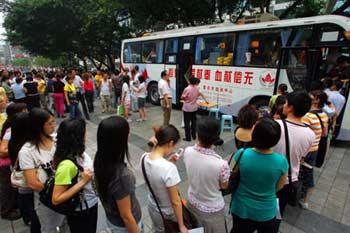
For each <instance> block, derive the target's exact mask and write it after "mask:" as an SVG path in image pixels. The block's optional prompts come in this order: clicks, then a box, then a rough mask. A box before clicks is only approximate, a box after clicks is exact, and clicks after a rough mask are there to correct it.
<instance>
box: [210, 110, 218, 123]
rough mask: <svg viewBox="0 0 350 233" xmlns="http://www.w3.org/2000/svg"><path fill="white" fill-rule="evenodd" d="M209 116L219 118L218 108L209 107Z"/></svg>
mask: <svg viewBox="0 0 350 233" xmlns="http://www.w3.org/2000/svg"><path fill="white" fill-rule="evenodd" d="M209 116H212V117H215V118H216V119H218V120H219V109H218V108H209Z"/></svg>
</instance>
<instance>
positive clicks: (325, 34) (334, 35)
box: [319, 24, 346, 43]
mask: <svg viewBox="0 0 350 233" xmlns="http://www.w3.org/2000/svg"><path fill="white" fill-rule="evenodd" d="M343 33H344V29H342V28H341V27H339V26H338V25H335V24H324V25H322V26H321V30H320V34H319V41H320V42H321V43H326V42H337V41H344V40H346V39H345V38H344V34H343Z"/></svg>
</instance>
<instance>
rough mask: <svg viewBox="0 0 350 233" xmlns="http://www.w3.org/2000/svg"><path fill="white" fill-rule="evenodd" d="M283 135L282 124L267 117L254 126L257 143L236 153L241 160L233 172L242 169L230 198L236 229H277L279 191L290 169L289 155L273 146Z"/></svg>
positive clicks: (273, 231)
mask: <svg viewBox="0 0 350 233" xmlns="http://www.w3.org/2000/svg"><path fill="white" fill-rule="evenodd" d="M280 136H281V128H280V126H279V124H278V123H277V122H275V121H274V120H272V119H269V118H264V119H262V120H260V121H259V122H258V123H257V124H256V125H255V127H254V130H253V134H252V143H253V146H254V147H253V148H249V149H245V150H244V149H241V150H239V151H237V153H236V154H235V156H234V161H239V162H238V166H237V170H236V171H234V172H235V173H236V172H238V170H239V175H240V181H239V185H238V188H237V190H236V191H235V192H234V193H233V195H232V200H231V208H230V212H231V213H232V216H233V232H238V233H242V232H244V233H253V232H254V231H255V230H257V231H258V233H276V229H275V218H276V208H277V200H276V192H277V191H278V190H280V189H281V188H282V187H283V186H284V184H285V183H286V179H287V172H288V162H287V159H286V158H285V157H284V156H283V155H280V154H277V153H274V152H273V150H272V149H271V148H272V147H273V146H275V145H276V144H277V142H278V141H279V139H280ZM239 157H241V159H240V160H238V158H239Z"/></svg>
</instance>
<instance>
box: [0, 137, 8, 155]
mask: <svg viewBox="0 0 350 233" xmlns="http://www.w3.org/2000/svg"><path fill="white" fill-rule="evenodd" d="M8 145H9V141H8V140H6V139H4V140H2V141H1V143H0V157H1V158H6V157H8Z"/></svg>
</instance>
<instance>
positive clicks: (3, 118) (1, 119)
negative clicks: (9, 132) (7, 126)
mask: <svg viewBox="0 0 350 233" xmlns="http://www.w3.org/2000/svg"><path fill="white" fill-rule="evenodd" d="M6 119H7V115H6V113H0V131H1V130H2V126H3V124H4V123H5V121H6Z"/></svg>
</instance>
